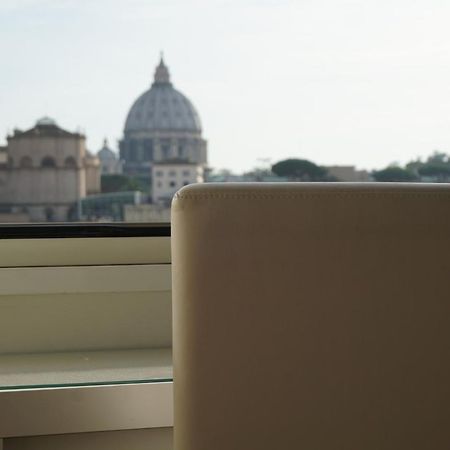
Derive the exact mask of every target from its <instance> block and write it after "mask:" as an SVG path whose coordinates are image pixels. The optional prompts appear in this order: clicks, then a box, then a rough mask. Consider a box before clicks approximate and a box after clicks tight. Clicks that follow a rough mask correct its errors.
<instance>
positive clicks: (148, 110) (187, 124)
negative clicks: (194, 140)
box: [125, 57, 201, 133]
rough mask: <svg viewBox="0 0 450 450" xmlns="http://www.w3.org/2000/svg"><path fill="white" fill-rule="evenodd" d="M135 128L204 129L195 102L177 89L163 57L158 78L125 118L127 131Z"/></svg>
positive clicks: (157, 72) (158, 70) (140, 129)
mask: <svg viewBox="0 0 450 450" xmlns="http://www.w3.org/2000/svg"><path fill="white" fill-rule="evenodd" d="M133 131H188V132H197V133H200V132H201V123H200V118H199V116H198V114H197V111H196V110H195V108H194V105H193V104H192V103H191V102H190V101H189V99H188V98H186V97H185V96H184V95H183V94H182V93H181V92H179V91H177V90H176V89H174V87H173V86H172V83H171V82H170V75H169V70H168V68H167V66H166V65H165V64H164V60H163V58H162V57H161V61H160V63H159V65H158V66H157V67H156V71H155V78H154V82H153V84H152V86H151V88H150V89H148V90H147V91H145V92H144V93H143V94H142V95H141V96H140V97H139V98H138V99H137V100H136V101H135V102H134V104H133V106H132V107H131V109H130V112H129V113H128V116H127V119H126V122H125V133H128V132H133Z"/></svg>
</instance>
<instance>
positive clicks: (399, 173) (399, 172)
mask: <svg viewBox="0 0 450 450" xmlns="http://www.w3.org/2000/svg"><path fill="white" fill-rule="evenodd" d="M372 175H373V177H374V179H375V181H399V182H406V181H418V177H417V175H416V174H414V173H413V172H411V171H410V170H408V169H403V168H402V167H398V166H391V167H386V169H382V170H375V171H374V172H372Z"/></svg>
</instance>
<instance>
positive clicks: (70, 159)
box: [0, 57, 450, 223]
mask: <svg viewBox="0 0 450 450" xmlns="http://www.w3.org/2000/svg"><path fill="white" fill-rule="evenodd" d="M202 133H203V130H202V125H201V121H200V116H199V114H198V112H197V111H196V109H195V107H194V105H193V104H192V102H191V101H190V100H189V99H188V98H187V97H186V96H185V95H183V94H182V93H181V92H179V91H178V90H176V89H175V88H174V86H173V84H172V82H171V78H170V73H169V69H168V67H167V66H166V64H165V62H164V59H163V57H161V60H160V62H159V64H158V65H157V67H156V70H155V74H154V80H153V83H152V84H151V86H150V88H149V89H148V90H146V91H145V92H144V93H143V94H142V95H141V96H139V97H138V98H137V100H136V101H135V102H134V103H133V105H132V106H131V108H130V111H129V112H128V115H127V116H126V120H125V127H124V130H123V136H122V139H121V140H120V142H119V152H118V153H117V152H115V151H114V150H113V149H112V148H111V147H110V145H109V143H108V140H107V139H105V140H104V143H103V146H102V148H101V149H100V150H98V152H96V153H92V152H90V151H88V150H87V148H86V136H85V135H84V134H82V133H79V132H70V131H67V130H65V129H64V128H62V127H61V126H60V125H59V124H58V122H57V120H56V118H50V117H43V118H41V119H39V120H37V122H36V123H35V125H34V126H33V127H32V128H30V129H28V130H25V131H22V130H19V129H15V130H14V131H13V132H12V133H10V134H9V135H8V136H7V145H6V146H4V147H0V222H10V223H14V222H15V223H19V222H20V223H22V222H66V221H97V222H100V221H127V222H169V221H170V202H171V199H172V197H173V195H174V194H175V192H176V191H177V190H179V189H180V188H182V187H183V186H185V185H188V184H191V183H202V182H252V181H257V182H280V181H338V182H339V181H344V182H366V181H396V182H403V181H413V182H448V181H449V180H450V160H449V157H448V155H446V154H445V153H441V152H438V151H435V152H434V153H432V154H431V155H430V156H429V157H428V158H427V159H426V160H424V161H421V160H415V161H411V162H410V163H408V164H406V165H405V166H404V167H401V166H399V165H391V166H388V167H386V168H385V169H383V170H379V171H373V172H368V171H365V170H357V169H356V168H355V167H354V166H327V167H324V166H319V165H316V164H315V163H314V162H312V161H308V160H305V159H300V158H292V159H287V160H283V161H279V162H277V163H275V164H273V165H268V164H262V166H261V167H258V168H255V169H254V170H253V171H250V172H247V173H244V174H233V173H231V172H229V171H227V170H213V169H212V168H211V167H209V166H208V146H207V141H206V140H205V139H204V137H203V134H202Z"/></svg>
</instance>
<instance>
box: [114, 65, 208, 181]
mask: <svg viewBox="0 0 450 450" xmlns="http://www.w3.org/2000/svg"><path fill="white" fill-rule="evenodd" d="M120 159H122V160H123V161H124V172H125V173H126V174H127V175H132V176H138V177H140V178H142V179H143V180H144V181H145V182H146V185H148V186H149V187H150V176H151V167H152V165H153V163H154V162H161V161H167V160H170V159H183V160H186V161H187V162H189V163H196V164H200V165H206V162H207V144H206V141H205V139H203V137H202V127H201V123H200V117H199V115H198V113H197V111H196V109H195V107H194V105H193V104H192V103H191V101H190V100H189V99H188V98H187V97H185V96H184V95H183V94H182V93H181V92H179V91H178V90H176V89H175V88H174V87H173V85H172V83H171V81H170V75H169V70H168V68H167V66H166V65H165V63H164V60H163V58H162V57H161V61H160V63H159V65H158V66H157V67H156V71H155V76H154V80H153V84H152V85H151V87H150V89H148V90H147V91H145V92H144V93H143V94H142V95H141V96H140V97H139V98H138V99H137V100H136V101H135V102H134V104H133V106H132V107H131V109H130V111H129V113H128V116H127V119H126V122H125V129H124V135H123V139H122V140H121V142H120Z"/></svg>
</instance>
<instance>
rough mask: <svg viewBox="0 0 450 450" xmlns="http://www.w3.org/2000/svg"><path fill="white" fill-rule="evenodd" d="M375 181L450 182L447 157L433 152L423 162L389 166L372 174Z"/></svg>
mask: <svg viewBox="0 0 450 450" xmlns="http://www.w3.org/2000/svg"><path fill="white" fill-rule="evenodd" d="M372 176H373V179H374V180H375V181H422V182H427V181H428V182H434V183H445V182H449V181H450V159H449V155H447V154H446V153H441V152H434V153H433V154H432V155H430V156H429V157H428V158H427V159H426V160H425V161H421V160H420V159H417V160H415V161H410V162H409V163H407V164H406V165H405V166H403V167H402V166H401V165H390V166H388V167H386V168H385V169H382V170H375V171H373V172H372Z"/></svg>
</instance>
